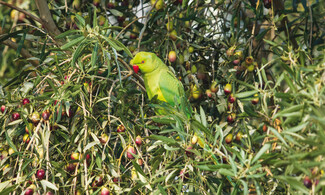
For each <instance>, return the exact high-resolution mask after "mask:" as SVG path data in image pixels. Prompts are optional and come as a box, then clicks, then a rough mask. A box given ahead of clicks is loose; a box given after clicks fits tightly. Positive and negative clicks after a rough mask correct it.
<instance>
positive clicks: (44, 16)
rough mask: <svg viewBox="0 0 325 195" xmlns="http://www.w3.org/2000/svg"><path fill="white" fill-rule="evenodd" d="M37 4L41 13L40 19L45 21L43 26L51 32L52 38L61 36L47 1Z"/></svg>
mask: <svg viewBox="0 0 325 195" xmlns="http://www.w3.org/2000/svg"><path fill="white" fill-rule="evenodd" d="M35 3H36V6H37V8H38V11H39V13H40V18H41V20H42V21H43V23H42V24H43V25H44V27H45V29H46V30H47V32H49V34H50V35H52V36H57V35H59V34H60V33H61V32H60V30H59V29H58V27H57V26H56V24H55V23H54V21H53V18H52V14H51V12H50V9H49V7H48V5H47V1H46V0H36V1H35Z"/></svg>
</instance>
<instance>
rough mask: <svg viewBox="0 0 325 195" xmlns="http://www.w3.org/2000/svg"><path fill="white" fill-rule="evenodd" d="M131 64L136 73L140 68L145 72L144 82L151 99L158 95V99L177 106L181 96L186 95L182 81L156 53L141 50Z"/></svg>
mask: <svg viewBox="0 0 325 195" xmlns="http://www.w3.org/2000/svg"><path fill="white" fill-rule="evenodd" d="M130 64H131V65H133V70H134V71H135V72H136V73H137V72H138V71H139V69H140V70H141V72H142V73H143V79H144V84H145V87H146V90H147V94H148V97H149V99H150V100H151V99H152V98H153V97H154V96H156V95H157V99H158V100H160V101H163V102H167V103H168V104H170V105H172V106H175V105H176V104H175V103H177V104H180V102H181V98H182V97H185V92H184V87H183V85H182V83H181V82H180V81H179V80H178V79H177V78H176V77H175V75H174V74H173V73H172V72H171V71H170V70H169V68H168V67H167V66H166V64H164V62H163V61H161V59H159V58H158V57H157V56H156V55H155V54H154V53H150V52H139V53H137V54H136V55H135V57H134V58H133V59H132V60H131V61H130ZM175 100H176V101H177V102H175Z"/></svg>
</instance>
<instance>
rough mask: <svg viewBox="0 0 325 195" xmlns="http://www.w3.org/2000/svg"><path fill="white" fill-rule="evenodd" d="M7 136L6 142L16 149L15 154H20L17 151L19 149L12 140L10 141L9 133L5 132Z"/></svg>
mask: <svg viewBox="0 0 325 195" xmlns="http://www.w3.org/2000/svg"><path fill="white" fill-rule="evenodd" d="M4 132H5V134H6V140H7V143H8V144H9V146H10V147H11V148H12V149H14V151H15V152H18V151H17V148H16V145H15V144H14V143H13V142H12V140H11V139H10V137H9V135H8V132H7V131H4Z"/></svg>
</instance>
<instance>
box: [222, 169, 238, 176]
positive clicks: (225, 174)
mask: <svg viewBox="0 0 325 195" xmlns="http://www.w3.org/2000/svg"><path fill="white" fill-rule="evenodd" d="M219 173H220V174H221V175H224V176H231V177H234V176H235V174H234V173H233V172H232V171H230V170H228V169H219Z"/></svg>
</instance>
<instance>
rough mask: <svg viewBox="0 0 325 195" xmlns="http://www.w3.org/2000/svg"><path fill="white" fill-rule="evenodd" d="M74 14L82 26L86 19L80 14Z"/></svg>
mask: <svg viewBox="0 0 325 195" xmlns="http://www.w3.org/2000/svg"><path fill="white" fill-rule="evenodd" d="M75 16H76V18H77V19H78V21H79V22H80V23H81V24H82V27H84V26H86V21H85V19H84V18H83V17H82V16H80V15H79V14H76V15H75Z"/></svg>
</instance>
